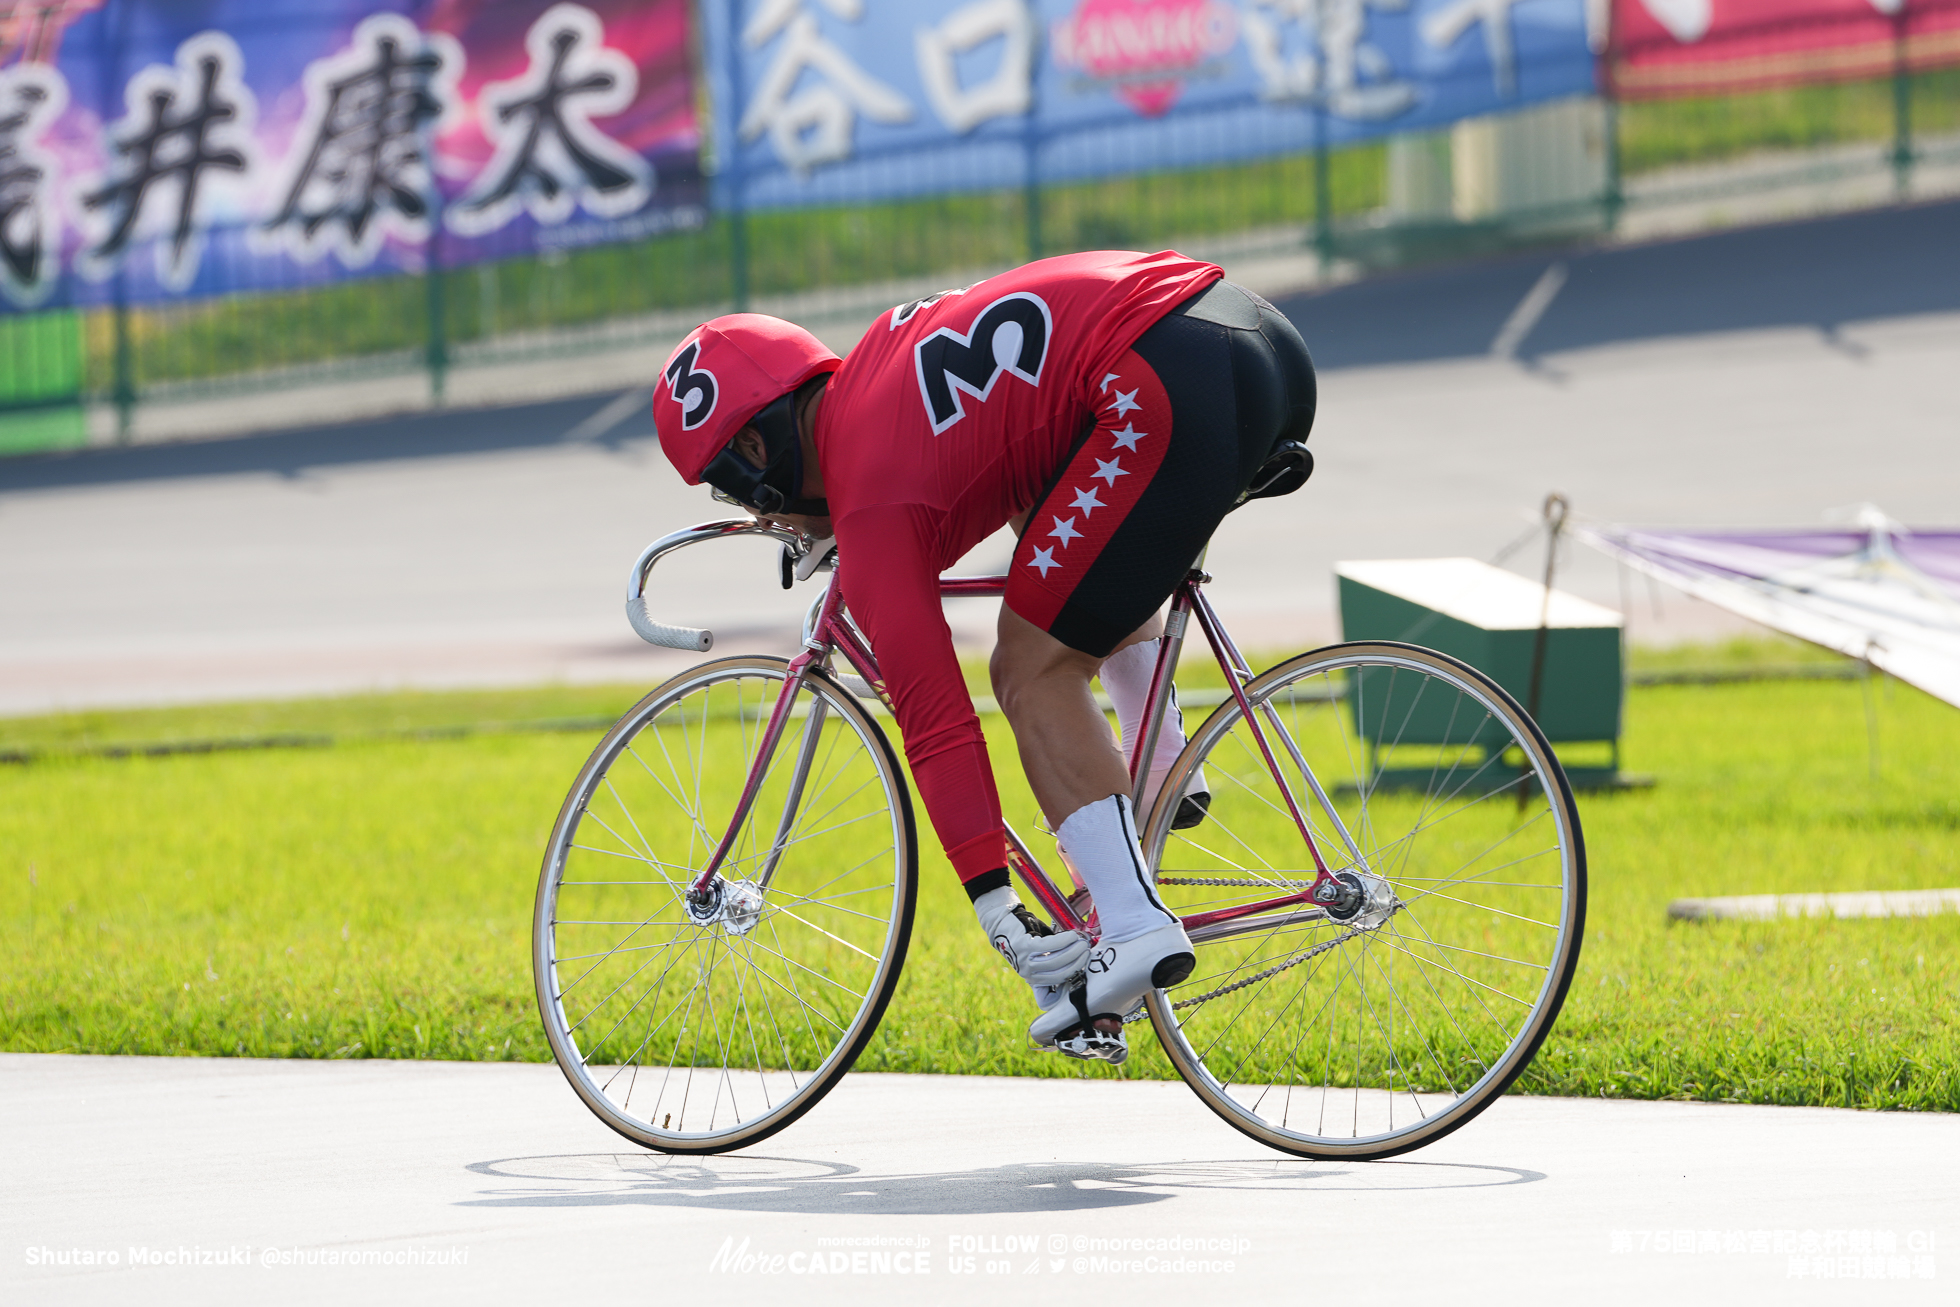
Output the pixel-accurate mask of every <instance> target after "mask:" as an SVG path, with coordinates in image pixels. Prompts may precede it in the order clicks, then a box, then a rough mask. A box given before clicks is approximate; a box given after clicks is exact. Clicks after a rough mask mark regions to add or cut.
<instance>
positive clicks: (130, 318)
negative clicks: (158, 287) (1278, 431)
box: [0, 71, 1960, 452]
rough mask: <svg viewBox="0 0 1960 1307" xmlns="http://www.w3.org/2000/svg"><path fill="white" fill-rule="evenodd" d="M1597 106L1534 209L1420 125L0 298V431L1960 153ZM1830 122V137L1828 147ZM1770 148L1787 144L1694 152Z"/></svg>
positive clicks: (1858, 132) (1838, 92)
mask: <svg viewBox="0 0 1960 1307" xmlns="http://www.w3.org/2000/svg"><path fill="white" fill-rule="evenodd" d="M1527 112H1529V111H1527ZM1599 121H1600V122H1601V124H1602V125H1603V126H1602V130H1603V132H1604V133H1605V139H1604V141H1603V142H1602V148H1603V150H1604V160H1603V165H1602V169H1601V172H1600V182H1599V184H1598V186H1597V187H1596V188H1593V189H1590V190H1588V191H1586V192H1585V193H1584V194H1580V195H1577V196H1574V197H1570V198H1566V199H1563V200H1559V201H1556V202H1553V203H1548V204H1545V205H1541V206H1538V207H1537V208H1536V209H1533V208H1530V207H1528V206H1527V207H1526V208H1523V209H1520V208H1511V209H1508V210H1502V211H1494V212H1487V213H1482V214H1472V215H1466V214H1464V213H1463V212H1460V211H1459V210H1460V209H1461V205H1460V203H1459V204H1458V205H1457V206H1455V208H1452V207H1451V206H1450V204H1449V202H1448V199H1447V197H1446V198H1445V199H1444V200H1442V201H1440V202H1438V203H1439V204H1440V207H1438V208H1437V209H1436V210H1435V211H1434V212H1429V213H1421V212H1411V211H1407V209H1406V204H1407V192H1408V191H1409V185H1408V183H1407V179H1406V177H1404V178H1403V180H1402V182H1400V183H1398V182H1397V180H1396V176H1395V175H1394V174H1395V169H1396V168H1397V167H1406V164H1407V160H1408V158H1410V157H1415V158H1417V159H1418V160H1420V158H1421V157H1422V150H1421V149H1418V150H1416V151H1415V153H1414V154H1413V155H1411V154H1410V153H1409V152H1408V149H1407V148H1406V147H1407V144H1408V143H1407V142H1404V144H1403V145H1401V146H1398V145H1396V144H1394V143H1390V144H1386V145H1385V144H1382V143H1375V144H1370V145H1366V146H1359V147H1354V148H1350V149H1343V150H1336V151H1330V152H1325V153H1322V154H1318V155H1316V154H1311V153H1309V154H1303V155H1295V156H1289V157H1283V158H1275V159H1268V160H1263V161H1257V162H1252V163H1244V164H1233V165H1221V166H1216V167H1208V168H1199V169H1190V170H1183V171H1178V172H1165V173H1151V174H1138V175H1133V176H1126V177H1116V178H1107V179H1102V180H1097V181H1089V182H1081V183H1073V184H1068V185H1052V186H1048V187H1044V188H1042V189H1040V190H1039V191H1033V192H1030V191H1025V190H1011V191H996V192H984V193H976V194H958V195H941V196H935V197H930V198H923V199H911V200H904V201H896V202H888V203H878V204H864V205H853V206H841V207H835V208H825V209H808V210H798V211H789V212H761V213H750V214H747V215H745V216H744V217H742V218H741V219H739V220H737V221H736V222H731V221H730V220H729V219H728V218H726V217H721V216H716V217H714V218H711V219H710V220H709V221H708V222H707V224H706V225H705V226H703V227H700V228H698V229H694V230H688V231H678V232H672V233H668V234H665V235H661V236H658V237H655V238H652V239H648V240H646V241H643V242H640V243H637V244H631V245H619V246H607V247H598V248H585V249H575V250H552V251H546V252H543V253H539V254H537V255H535V256H532V257H527V258H521V259H513V260H508V261H505V262H500V263H492V264H484V265H480V266H475V267H468V268H461V269H453V270H448V271H433V272H431V273H429V274H427V275H425V276H421V277H404V278H380V279H373V280H367V281H358V282H343V283H339V284H336V285H332V286H328V287H323V288H319V289H312V290H306V291H295V292H282V293H273V294H250V295H236V296H229V297H224V298H220V299H214V300H205V301H197V302H188V303H180V304H169V305H161V306H143V307H131V308H127V309H122V310H116V309H100V310H91V311H86V312H80V313H77V312H74V311H68V310H63V311H59V312H47V313H40V314H31V315H14V316H10V317H0V452H9V451H18V450H23V449H32V448H48V447H53V446H60V445H67V444H75V443H79V442H80V441H81V440H82V439H83V438H84V435H85V428H84V425H83V405H85V404H86V405H95V406H98V410H99V411H106V412H107V413H109V414H110V415H112V419H114V420H113V421H112V423H111V425H114V426H117V427H119V429H120V430H122V431H124V432H127V431H128V429H129V424H130V419H131V416H132V414H133V412H134V409H135V406H136V405H138V404H141V403H144V402H150V401H167V400H173V399H181V398H187V397H192V396H209V395H214V394H222V393H237V392H240V391H246V390H266V389H274V388H279V387H290V386H294V385H299V384H306V383H309V382H321V381H332V380H338V379H350V380H351V379H357V378H361V377H373V376H380V375H386V374H395V375H401V374H405V373H412V372H415V371H418V370H419V371H422V372H425V373H426V374H427V376H428V378H429V387H430V391H431V394H432V397H433V398H434V399H435V400H436V401H437V402H440V401H441V398H442V396H443V394H444V392H445V389H446V381H447V378H448V377H449V376H450V375H451V373H452V371H453V370H454V369H456V368H459V367H480V366H484V365H489V364H496V363H507V362H510V361H513V360H520V359H528V358H542V357H548V356H551V355H553V354H567V353H574V352H589V351H592V350H594V349H599V348H608V347H616V346H625V345H630V344H633V343H636V342H651V341H657V340H662V339H671V338H672V337H674V336H675V335H678V334H679V333H680V332H681V331H684V330H685V329H686V328H687V326H689V325H691V324H692V323H693V322H695V321H698V320H699V319H700V318H702V317H704V316H707V315H709V314H712V313H714V312H718V311H723V310H725V309H727V308H730V307H742V306H755V307H760V308H768V307H777V308H781V307H784V306H789V308H790V309H791V310H792V311H799V312H801V313H804V314H810V313H822V312H825V311H832V312H836V311H853V310H857V311H862V312H864V313H865V314H866V315H867V316H868V314H869V313H870V312H874V311H875V310H876V309H877V308H880V307H883V304H884V303H885V302H895V301H896V300H897V299H898V298H902V297H903V296H902V291H903V289H904V288H905V287H906V286H907V285H909V284H911V283H916V282H919V281H921V280H927V279H934V278H939V277H944V278H947V279H949V280H950V279H957V278H959V277H961V276H964V275H982V274H984V273H986V272H989V271H992V270H996V269H999V268H1004V267H1008V266H1011V265H1013V264H1015V263H1018V262H1020V261H1022V260H1024V259H1027V258H1030V257H1035V256H1039V255H1044V254H1057V253H1063V252H1066V251H1070V250H1077V249H1095V248H1112V247H1114V248H1124V247H1131V248H1135V247H1142V248H1158V247H1161V246H1164V245H1168V244H1173V243H1174V244H1177V245H1178V246H1179V247H1180V248H1185V249H1188V250H1191V251H1192V252H1194V253H1200V254H1204V255H1208V256H1211V257H1218V256H1219V255H1221V254H1231V255H1238V256H1245V255H1288V254H1294V255H1298V256H1300V257H1302V258H1313V259H1316V260H1319V261H1325V260H1328V259H1348V260H1353V261H1356V262H1359V263H1362V264H1365V265H1372V266H1387V265H1395V264H1400V263H1407V262H1410V261H1413V260H1420V259H1426V258H1434V257H1440V256H1447V255H1460V254H1463V253H1466V252H1475V251H1477V250H1487V249H1493V248H1501V247H1506V246H1515V245H1518V244H1521V243H1529V242H1532V241H1541V240H1546V239H1571V238H1572V237H1573V236H1574V235H1582V234H1584V233H1587V232H1600V231H1606V230H1610V229H1612V228H1614V227H1615V226H1618V225H1621V224H1623V223H1625V222H1626V220H1627V219H1628V216H1629V214H1630V213H1636V212H1637V211H1638V210H1639V208H1640V207H1641V206H1642V205H1650V206H1651V205H1661V204H1666V203H1679V202H1681V201H1683V200H1684V199H1690V198H1694V197H1696V196H1698V195H1700V196H1706V195H1713V194H1719V193H1723V192H1724V191H1725V188H1726V192H1727V193H1735V194H1741V193H1745V192H1747V191H1750V190H1761V189H1764V188H1768V187H1775V186H1787V185H1790V184H1793V183H1801V182H1804V181H1806V180H1811V181H1814V180H1828V179H1829V178H1830V177H1833V176H1845V175H1851V174H1860V173H1862V174H1871V175H1883V174H1887V173H1889V175H1890V176H1891V177H1892V178H1893V180H1894V182H1895V188H1896V193H1898V194H1902V195H1903V194H1909V193H1911V189H1912V184H1913V179H1914V175H1915V170H1918V169H1923V168H1927V167H1948V166H1954V165H1960V137H1956V136H1955V133H1957V132H1960V71H1947V72H1940V73H1930V74H1921V75H1917V76H1911V77H1898V78H1884V79H1878V80H1874V81H1869V82H1853V83H1845V84H1840V85H1832V86H1816V87H1804V88H1797V89H1791V90H1781V91H1773V92H1762V93H1756V94H1750V95H1739V96H1726V97H1721V98H1718V99H1710V100H1677V101H1655V102H1644V103H1637V104H1628V105H1622V106H1612V105H1608V106H1605V108H1604V111H1603V113H1601V114H1600V117H1599ZM1942 138H1944V139H1942ZM1439 139H1440V138H1439ZM1928 141H1931V142H1932V145H1931V146H1930V147H1929V146H1928V145H1927V144H1926V142H1928ZM1823 147H1840V149H1839V152H1838V153H1837V154H1836V155H1833V156H1831V157H1829V158H1822V157H1821V156H1819V155H1818V154H1817V151H1818V150H1820V149H1821V148H1823ZM1425 148H1426V147H1425ZM1439 148H1440V147H1439ZM1461 148H1462V147H1461V144H1460V143H1459V149H1461ZM1398 151H1401V152H1402V154H1401V159H1402V162H1401V163H1398V162H1397V160H1396V156H1397V154H1398ZM1777 151H1782V152H1785V155H1786V162H1785V163H1783V164H1781V165H1773V166H1768V167H1754V168H1747V169H1730V170H1728V171H1726V172H1725V171H1724V170H1722V169H1719V168H1718V169H1707V168H1704V169H1702V170H1701V174H1700V175H1697V174H1696V170H1695V169H1694V167H1693V165H1712V164H1717V163H1720V162H1722V161H1735V160H1738V159H1741V158H1743V157H1745V156H1751V155H1760V154H1763V152H1772V155H1771V157H1772V158H1773V157H1774V155H1773V152H1777ZM1806 151H1809V152H1810V153H1808V154H1806V153H1804V152H1806ZM1446 156H1447V149H1444V151H1443V157H1445V158H1446ZM1460 162H1461V161H1460V160H1459V163H1460ZM1398 184H1399V185H1400V189H1401V192H1403V193H1402V194H1401V195H1400V197H1399V198H1398V195H1397V194H1396V193H1395V192H1397V187H1398ZM1461 198H1462V197H1461V195H1460V194H1459V195H1458V196H1457V199H1458V200H1459V201H1460V200H1461ZM1398 205H1402V206H1404V207H1402V208H1398V207H1397V206H1398ZM881 296H882V297H888V298H885V299H882V300H881Z"/></svg>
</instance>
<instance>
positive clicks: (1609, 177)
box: [1599, 83, 1627, 232]
mask: <svg viewBox="0 0 1960 1307" xmlns="http://www.w3.org/2000/svg"><path fill="white" fill-rule="evenodd" d="M1603 98H1604V99H1605V102H1606V141H1605V150H1606V192H1605V194H1603V195H1601V196H1600V200H1599V207H1600V218H1601V220H1602V222H1603V223H1604V225H1605V228H1606V230H1607V231H1609V232H1611V231H1614V230H1617V229H1618V227H1619V225H1620V211H1621V210H1622V209H1624V208H1626V202H1627V197H1626V192H1625V191H1624V190H1623V189H1621V182H1620V102H1619V100H1618V98H1616V97H1615V96H1614V94H1613V92H1612V90H1611V89H1610V83H1609V89H1608V90H1607V92H1606V94H1605V96H1604V97H1603Z"/></svg>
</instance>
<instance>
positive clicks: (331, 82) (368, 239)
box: [253, 14, 463, 268]
mask: <svg viewBox="0 0 1960 1307" xmlns="http://www.w3.org/2000/svg"><path fill="white" fill-rule="evenodd" d="M462 70H463V49H462V46H461V45H459V44H458V43H457V41H456V39H455V38H454V37H452V36H449V35H447V34H446V33H441V32H437V33H430V34H426V35H425V34H424V33H422V32H421V31H419V30H417V28H416V27H415V25H414V24H413V23H411V22H409V21H408V20H407V19H406V18H403V17H402V16H401V15H399V14H377V15H375V16H373V17H371V18H367V19H365V20H363V21H362V23H361V25H360V26H359V27H357V28H355V29H354V39H353V41H352V42H351V43H350V44H349V45H348V47H347V48H346V49H345V50H342V51H339V52H338V53H336V54H332V55H329V56H327V57H326V58H324V59H315V60H314V61H313V62H312V63H309V64H308V65H307V66H306V72H305V74H304V78H303V80H304V82H305V85H306V116H305V118H304V119H303V120H302V121H301V123H300V128H299V131H298V132H297V133H295V134H294V137H293V145H292V148H291V150H290V152H289V153H288V155H287V157H286V160H285V163H284V165H283V169H282V174H283V175H282V177H281V180H280V183H279V188H278V194H279V196H280V197H281V200H280V205H279V209H278V211H277V212H275V213H274V214H273V215H272V217H271V218H269V219H268V220H267V221H266V222H265V223H264V224H263V225H262V226H260V227H257V228H254V230H253V244H254V245H255V246H257V247H260V248H267V249H284V250H286V251H287V252H288V253H290V254H292V255H293V257H295V258H297V259H299V260H300V261H301V262H312V261H314V260H316V259H318V258H320V257H321V256H322V255H324V254H325V253H327V252H328V251H329V250H332V251H335V252H336V253H338V254H339V256H340V260H341V262H342V263H344V264H346V265H347V266H349V267H355V268H359V267H365V266H367V265H368V264H369V263H372V262H373V261H374V257H375V255H376V254H377V253H378V252H379V251H380V248H381V245H382V242H383V240H384V239H385V238H386V237H388V236H391V235H392V236H395V237H397V238H399V239H402V240H406V241H408V242H410V243H412V244H417V245H419V244H421V243H422V242H423V241H425V240H427V239H428V237H429V231H430V228H431V226H432V222H431V215H432V213H433V211H434V209H435V173H434V169H433V168H432V167H431V166H430V159H429V155H430V153H431V148H430V145H429V137H430V136H431V135H432V134H433V130H434V128H435V127H436V125H437V124H438V123H440V122H441V121H442V120H443V119H445V118H447V117H449V116H451V115H452V114H453V113H454V112H455V110H456V108H457V97H456V81H457V79H458V78H459V77H460V76H461V75H462Z"/></svg>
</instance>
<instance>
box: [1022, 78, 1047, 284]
mask: <svg viewBox="0 0 1960 1307" xmlns="http://www.w3.org/2000/svg"><path fill="white" fill-rule="evenodd" d="M1035 105H1036V100H1035V92H1034V90H1033V89H1032V88H1030V89H1029V92H1028V110H1027V117H1026V119H1024V123H1025V126H1024V127H1023V130H1022V133H1021V151H1022V166H1023V169H1024V172H1023V174H1022V181H1021V209H1022V217H1023V219H1024V220H1025V221H1026V223H1027V229H1028V260H1029V261H1030V262H1033V261H1034V260H1035V259H1038V258H1040V257H1041V247H1042V239H1041V138H1040V137H1039V136H1037V135H1036V127H1035Z"/></svg>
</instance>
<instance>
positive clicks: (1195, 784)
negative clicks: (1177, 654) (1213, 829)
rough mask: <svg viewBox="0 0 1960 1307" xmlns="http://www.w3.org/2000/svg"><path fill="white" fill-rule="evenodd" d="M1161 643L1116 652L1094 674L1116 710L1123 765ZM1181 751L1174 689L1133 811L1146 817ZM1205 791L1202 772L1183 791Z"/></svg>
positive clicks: (1137, 730)
mask: <svg viewBox="0 0 1960 1307" xmlns="http://www.w3.org/2000/svg"><path fill="white" fill-rule="evenodd" d="M1161 643H1162V640H1161V639H1159V640H1140V641H1138V642H1137V643H1136V644H1132V645H1127V646H1125V647H1124V648H1121V649H1118V650H1117V651H1116V652H1115V653H1113V654H1111V655H1110V656H1109V657H1107V658H1105V659H1103V665H1102V670H1101V671H1100V672H1099V673H1098V676H1099V678H1100V679H1101V681H1102V684H1103V691H1104V692H1105V693H1106V694H1108V695H1109V703H1110V706H1111V707H1113V708H1114V709H1116V724H1117V725H1118V726H1119V727H1121V728H1122V733H1123V738H1122V744H1121V748H1122V750H1123V761H1124V762H1125V763H1128V762H1129V760H1130V749H1131V747H1132V746H1133V745H1134V744H1135V743H1136V739H1137V736H1138V734H1139V733H1140V732H1141V731H1142V730H1143V712H1144V709H1146V708H1148V707H1149V706H1150V677H1151V674H1152V673H1154V672H1155V671H1156V670H1157V648H1158V646H1159V645H1160V644H1161ZM1183 750H1184V713H1183V710H1182V709H1180V708H1179V707H1178V706H1177V689H1176V687H1175V686H1173V687H1172V688H1171V702H1170V709H1169V711H1167V712H1166V713H1165V714H1164V728H1163V729H1162V730H1161V731H1159V732H1157V747H1156V748H1155V749H1154V750H1152V751H1151V754H1150V766H1149V767H1148V768H1146V769H1145V771H1144V779H1143V789H1142V792H1141V793H1139V794H1138V795H1137V796H1136V800H1137V802H1136V807H1137V811H1138V812H1141V813H1144V814H1146V815H1147V814H1148V813H1149V812H1150V805H1151V804H1152V803H1153V802H1155V801H1156V798H1157V790H1158V788H1159V787H1160V786H1162V785H1163V783H1164V775H1165V773H1166V772H1168V771H1170V769H1171V764H1172V763H1174V762H1176V761H1177V755H1178V754H1179V753H1181V752H1183ZM1204 788H1205V783H1204V772H1203V771H1202V770H1200V771H1198V772H1197V773H1195V774H1194V775H1193V776H1192V778H1191V784H1190V785H1189V786H1187V787H1186V788H1185V793H1187V794H1189V793H1192V792H1193V791H1196V790H1201V789H1204Z"/></svg>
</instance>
